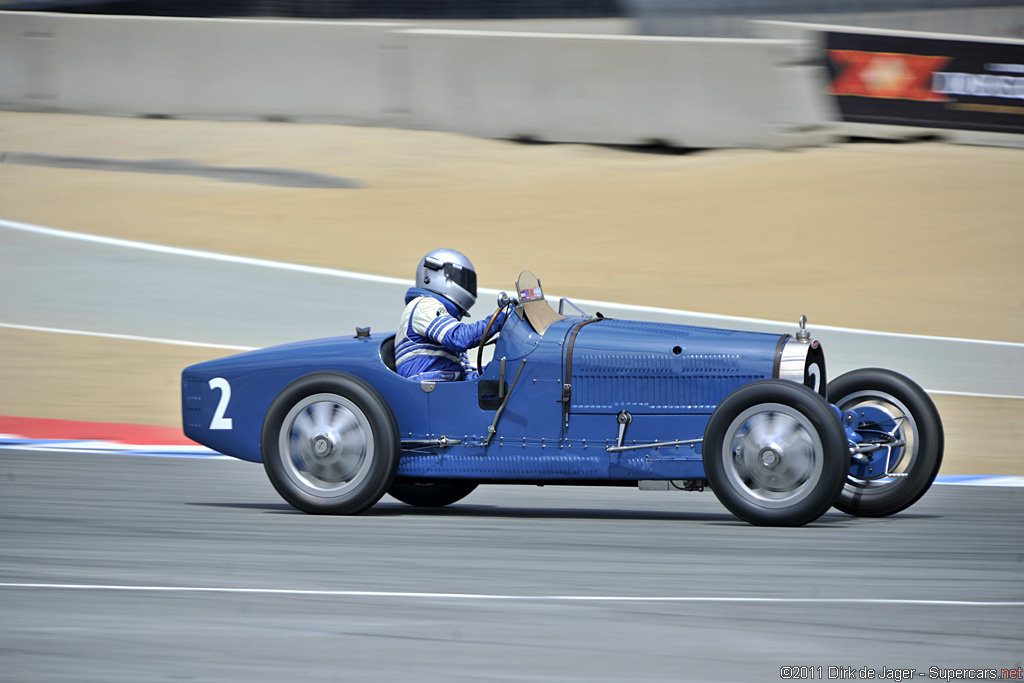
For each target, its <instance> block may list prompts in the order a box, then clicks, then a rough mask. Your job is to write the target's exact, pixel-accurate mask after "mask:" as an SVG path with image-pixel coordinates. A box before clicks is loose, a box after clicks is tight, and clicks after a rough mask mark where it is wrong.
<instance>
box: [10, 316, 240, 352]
mask: <svg viewBox="0 0 1024 683" xmlns="http://www.w3.org/2000/svg"><path fill="white" fill-rule="evenodd" d="M0 327H4V328H7V329H10V330H25V331H27V332H49V333H51V334H72V335H78V336H82V337H103V338H105V339H124V340H127V341H143V342H152V343H155V344H171V345H173V346H197V347H200V348H204V349H227V350H228V351H253V350H255V349H256V348H258V347H256V346H231V345H228V344H208V343H205V342H194V341H186V340H183V339H163V338H161V337H140V336H138V335H134V334H113V333H110V332H90V331H87V330H66V329H63V328H60V327H37V326H36V325H15V324H14V323H0Z"/></svg>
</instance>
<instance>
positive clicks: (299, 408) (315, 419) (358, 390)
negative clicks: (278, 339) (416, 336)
mask: <svg viewBox="0 0 1024 683" xmlns="http://www.w3.org/2000/svg"><path fill="white" fill-rule="evenodd" d="M261 449H262V451H263V466H264V468H265V469H266V471H267V476H268V477H269V478H270V482H271V483H272V484H273V485H274V488H275V489H277V492H278V493H280V494H281V497H282V498H284V499H285V500H286V501H288V502H289V503H291V504H292V505H293V506H294V507H296V508H298V509H299V510H302V511H303V512H309V513H312V514H338V515H354V514H358V513H360V512H363V511H364V510H366V509H367V508H369V507H371V506H372V505H374V504H375V503H376V502H377V501H378V500H380V499H381V497H382V496H383V495H384V493H385V492H386V491H387V490H388V487H390V486H391V482H392V480H393V479H394V477H395V471H396V470H397V469H398V451H399V437H398V427H397V425H396V423H395V418H394V415H393V414H392V413H391V409H390V407H389V406H388V404H387V402H386V401H385V400H384V399H383V398H382V397H381V395H380V394H379V393H378V392H377V390H376V389H374V388H373V387H372V386H371V385H369V384H367V383H366V382H365V381H363V380H361V379H359V378H358V377H355V376H353V375H349V374H346V373H336V372H320V373H315V374H312V375H307V376H305V377H302V378H300V379H298V380H296V381H294V382H292V383H291V384H290V385H288V387H286V388H285V389H284V391H282V392H281V393H280V394H279V395H278V397H277V398H276V399H274V402H273V403H272V404H271V406H270V410H268V411H267V416H266V419H265V420H264V422H263V435H262V441H261Z"/></svg>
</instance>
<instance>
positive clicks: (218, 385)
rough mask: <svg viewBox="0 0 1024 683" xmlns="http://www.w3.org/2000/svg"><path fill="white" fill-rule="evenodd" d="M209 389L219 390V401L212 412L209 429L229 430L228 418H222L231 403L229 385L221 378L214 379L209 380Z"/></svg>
mask: <svg viewBox="0 0 1024 683" xmlns="http://www.w3.org/2000/svg"><path fill="white" fill-rule="evenodd" d="M210 388H211V389H220V401H218V402H217V409H216V410H215V411H213V419H212V420H211V421H210V429H231V427H232V422H231V418H230V417H224V413H225V411H227V409H228V403H229V402H230V401H231V384H230V383H229V382H228V381H227V380H226V379H224V378H223V377H214V378H213V379H211V380H210Z"/></svg>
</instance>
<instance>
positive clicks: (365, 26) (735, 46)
mask: <svg viewBox="0 0 1024 683" xmlns="http://www.w3.org/2000/svg"><path fill="white" fill-rule="evenodd" d="M807 56H808V51H807V47H806V44H805V43H803V42H801V41H796V40H773V39H755V40H740V39H706V38H660V37H637V36H607V35H602V36H597V35H578V34H538V33H502V32H486V31H456V30H430V29H417V28H414V27H409V26H403V25H401V24H385V23H345V22H330V21H317V22H307V21H264V20H230V19H177V18H156V17H111V16H88V15H55V14H46V13H29V12H25V13H22V12H0V109H7V110H15V111H44V112H46V111H50V112H72V113H87V114H110V115H122V116H160V117H164V116H166V117H182V118H206V119H237V120H247V119H259V120H268V119H269V120H278V119H280V120H294V121H309V122H331V123H345V124H358V125H372V126H389V127H406V128H423V129H432V130H445V131H452V132H458V133H466V134H471V135H477V136H484V137H496V138H517V137H521V138H530V139H536V140H547V141H557V142H590V143H603V144H625V145H630V144H645V143H650V142H661V143H666V144H672V145H679V146H685V147H702V148H703V147H776V148H778V147H789V146H798V145H813V144H822V143H824V142H826V141H827V140H828V137H829V136H828V130H827V124H825V122H826V121H827V116H826V112H827V110H826V107H825V106H824V103H823V101H822V98H821V97H820V96H819V93H817V92H815V90H814V88H815V87H817V85H816V80H815V79H814V78H813V72H814V70H815V69H816V67H814V66H808V65H807V59H806V58H807Z"/></svg>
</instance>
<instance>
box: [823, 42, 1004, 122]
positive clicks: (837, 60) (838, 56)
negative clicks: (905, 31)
mask: <svg viewBox="0 0 1024 683" xmlns="http://www.w3.org/2000/svg"><path fill="white" fill-rule="evenodd" d="M825 50H826V57H827V59H826V61H827V63H828V70H829V87H828V92H829V93H830V94H832V95H833V96H834V97H835V98H836V101H837V103H838V105H839V111H840V113H841V114H842V119H843V120H844V121H851V122H856V123H882V124H890V125H898V126H915V127H921V128H957V129H961V130H980V131H988V132H997V133H1024V44H1020V43H1017V44H1014V43H996V42H983V41H960V40H941V39H932V38H916V37H914V38H911V37H907V36H891V35H872V34H866V33H840V32H829V33H827V34H826V36H825Z"/></svg>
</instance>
